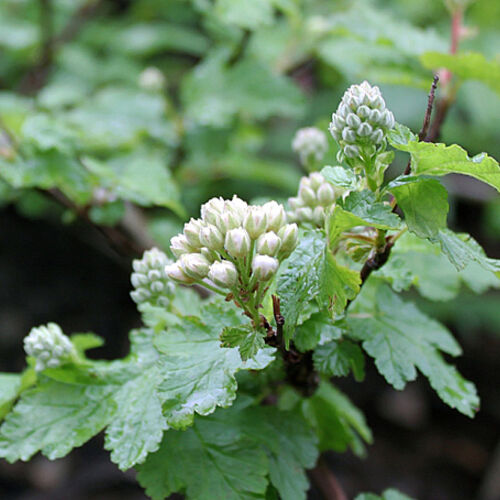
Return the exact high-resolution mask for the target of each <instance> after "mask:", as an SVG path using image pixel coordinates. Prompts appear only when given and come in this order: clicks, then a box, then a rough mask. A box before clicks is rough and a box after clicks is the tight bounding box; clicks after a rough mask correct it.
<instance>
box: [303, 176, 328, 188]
mask: <svg viewBox="0 0 500 500" xmlns="http://www.w3.org/2000/svg"><path fill="white" fill-rule="evenodd" d="M302 179H308V180H309V184H310V186H311V188H312V189H313V190H314V191H317V190H318V189H319V187H320V186H321V185H322V184H323V183H324V182H325V178H324V177H323V176H322V175H321V174H320V173H319V172H313V173H312V174H309V178H308V177H303V178H302ZM302 182H303V181H302V180H301V183H302Z"/></svg>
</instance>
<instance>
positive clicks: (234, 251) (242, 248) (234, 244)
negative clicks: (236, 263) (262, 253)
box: [224, 227, 250, 257]
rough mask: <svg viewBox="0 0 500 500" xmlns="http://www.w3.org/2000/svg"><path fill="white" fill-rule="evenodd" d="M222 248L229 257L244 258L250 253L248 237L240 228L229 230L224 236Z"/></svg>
mask: <svg viewBox="0 0 500 500" xmlns="http://www.w3.org/2000/svg"><path fill="white" fill-rule="evenodd" d="M224 248H225V249H226V250H227V252H228V253H229V255H231V257H246V256H247V255H248V252H250V236H249V234H248V233H247V231H246V230H245V229H243V228H241V227H238V228H236V229H231V230H230V231H228V232H227V234H226V241H225V242H224Z"/></svg>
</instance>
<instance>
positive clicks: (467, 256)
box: [431, 229, 500, 277]
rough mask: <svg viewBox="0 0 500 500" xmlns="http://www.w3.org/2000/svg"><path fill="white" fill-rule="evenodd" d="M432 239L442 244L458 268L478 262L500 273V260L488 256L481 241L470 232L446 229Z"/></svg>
mask: <svg viewBox="0 0 500 500" xmlns="http://www.w3.org/2000/svg"><path fill="white" fill-rule="evenodd" d="M431 241H433V242H435V243H439V244H440V245H441V249H442V250H443V253H444V254H445V255H446V257H448V259H449V260H450V262H451V263H452V264H453V265H454V266H455V267H456V268H457V269H458V270H462V269H464V268H465V266H466V265H467V264H469V263H471V262H477V263H478V264H479V265H480V266H481V267H483V268H484V269H486V270H487V271H491V272H494V273H500V260H498V259H490V258H489V257H487V256H486V254H485V253H484V250H483V249H482V248H481V246H480V245H479V243H478V242H477V241H476V240H475V239H474V238H472V236H470V235H468V234H456V233H454V232H453V231H450V230H449V229H444V230H441V231H439V233H438V234H437V236H436V237H435V238H433V239H432V240H431ZM499 277H500V276H499Z"/></svg>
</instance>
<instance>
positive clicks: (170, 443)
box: [137, 420, 268, 500]
mask: <svg viewBox="0 0 500 500" xmlns="http://www.w3.org/2000/svg"><path fill="white" fill-rule="evenodd" d="M137 469H138V474H137V479H138V481H139V483H140V484H141V485H142V486H143V487H144V488H145V489H146V493H147V494H148V496H150V497H151V498H152V499H153V500H163V499H164V498H166V497H168V496H170V495H171V494H172V493H174V492H176V491H186V494H187V497H188V498H191V499H193V500H212V499H214V498H224V499H227V500H240V499H250V498H264V494H265V491H266V488H267V480H266V475H267V472H268V465H267V457H266V453H265V451H264V450H263V449H262V448H261V447H259V446H258V445H256V444H252V443H248V442H247V441H246V440H245V438H244V437H240V436H238V433H237V432H235V431H233V430H232V429H231V428H229V427H228V426H226V427H225V428H224V429H223V431H222V432H221V429H219V428H218V427H215V428H213V427H211V426H210V423H209V422H204V421H203V420H200V421H199V422H198V421H197V422H196V424H195V426H194V427H193V428H192V429H188V430H186V431H183V432H180V431H169V432H168V433H167V434H166V435H165V438H164V440H163V442H162V445H161V447H160V449H159V450H158V451H157V452H156V453H153V454H151V455H149V456H148V458H147V460H146V462H145V463H144V464H143V465H140V466H138V467H137Z"/></svg>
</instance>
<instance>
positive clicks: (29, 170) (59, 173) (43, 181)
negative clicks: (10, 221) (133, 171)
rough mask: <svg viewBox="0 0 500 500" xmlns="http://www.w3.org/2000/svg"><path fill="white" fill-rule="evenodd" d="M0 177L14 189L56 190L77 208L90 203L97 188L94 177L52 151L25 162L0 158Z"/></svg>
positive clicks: (69, 158) (18, 159)
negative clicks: (75, 204)
mask: <svg viewBox="0 0 500 500" xmlns="http://www.w3.org/2000/svg"><path fill="white" fill-rule="evenodd" d="M0 177H1V178H3V179H4V180H5V181H6V182H7V183H8V184H10V185H11V186H13V187H15V188H32V187H33V188H41V189H52V188H58V189H60V190H61V191H62V192H63V193H64V194H65V195H66V196H67V197H68V198H70V199H71V200H72V201H74V202H75V203H77V204H79V205H83V204H86V203H88V202H89V201H90V199H91V196H92V191H93V188H94V186H96V184H97V178H96V176H94V175H92V174H91V173H90V172H88V171H87V170H86V169H85V167H84V166H83V165H82V164H81V163H80V162H79V161H77V160H75V159H74V158H71V157H69V156H67V155H65V154H62V153H60V152H59V151H56V150H53V149H51V150H48V151H45V152H41V151H40V152H38V153H37V154H36V156H34V157H32V158H27V159H26V160H24V159H22V158H20V157H17V158H16V159H15V160H14V161H12V162H10V161H7V160H5V159H3V158H1V157H0Z"/></svg>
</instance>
